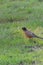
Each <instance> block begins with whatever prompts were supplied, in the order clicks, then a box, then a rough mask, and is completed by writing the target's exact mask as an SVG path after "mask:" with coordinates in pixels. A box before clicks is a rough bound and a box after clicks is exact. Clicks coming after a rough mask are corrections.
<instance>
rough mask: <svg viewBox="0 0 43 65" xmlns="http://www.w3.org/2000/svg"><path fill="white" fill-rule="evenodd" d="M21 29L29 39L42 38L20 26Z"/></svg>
mask: <svg viewBox="0 0 43 65" xmlns="http://www.w3.org/2000/svg"><path fill="white" fill-rule="evenodd" d="M22 30H23V31H24V33H25V35H26V37H27V38H29V39H31V38H40V39H43V38H41V37H39V36H37V35H36V34H34V33H33V32H31V31H29V30H28V29H27V28H26V27H22Z"/></svg>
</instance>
